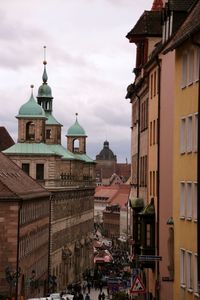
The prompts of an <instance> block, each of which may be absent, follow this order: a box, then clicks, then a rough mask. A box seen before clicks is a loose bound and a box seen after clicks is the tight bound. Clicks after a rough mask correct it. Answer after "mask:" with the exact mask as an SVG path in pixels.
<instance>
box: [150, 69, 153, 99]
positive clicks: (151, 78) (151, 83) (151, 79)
mask: <svg viewBox="0 0 200 300" xmlns="http://www.w3.org/2000/svg"><path fill="white" fill-rule="evenodd" d="M150 86H151V91H150V94H151V99H152V98H153V74H151V77H150Z"/></svg>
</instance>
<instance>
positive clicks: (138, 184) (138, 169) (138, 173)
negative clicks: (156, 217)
mask: <svg viewBox="0 0 200 300" xmlns="http://www.w3.org/2000/svg"><path fill="white" fill-rule="evenodd" d="M135 95H136V97H137V100H138V138H137V141H138V144H137V198H139V195H140V183H139V182H140V96H138V94H136V93H135Z"/></svg>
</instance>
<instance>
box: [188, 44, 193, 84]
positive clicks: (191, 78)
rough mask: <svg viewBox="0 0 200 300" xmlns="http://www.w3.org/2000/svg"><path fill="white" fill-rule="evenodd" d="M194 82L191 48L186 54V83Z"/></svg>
mask: <svg viewBox="0 0 200 300" xmlns="http://www.w3.org/2000/svg"><path fill="white" fill-rule="evenodd" d="M193 82H194V49H191V50H190V52H189V55H188V85H191V84H193Z"/></svg>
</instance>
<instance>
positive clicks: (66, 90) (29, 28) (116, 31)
mask: <svg viewBox="0 0 200 300" xmlns="http://www.w3.org/2000/svg"><path fill="white" fill-rule="evenodd" d="M152 2H153V0H140V1H137V0H43V1H41V0H14V1H13V0H1V5H0V19H1V26H0V44H1V47H0V103H1V109H0V120H1V123H0V126H5V127H6V128H7V130H8V131H9V133H10V134H11V136H12V137H13V138H14V140H15V141H16V140H17V119H16V118H15V116H16V115H17V113H18V110H19V108H20V106H21V105H22V104H24V103H25V102H26V101H27V100H28V99H29V97H30V92H31V90H30V85H31V84H34V86H35V87H34V96H35V97H36V96H37V91H38V87H39V86H40V85H41V83H42V73H43V64H42V62H43V46H44V45H46V46H47V54H46V59H47V63H48V64H47V73H48V84H49V85H50V86H51V88H52V94H53V97H54V100H53V101H54V102H53V105H54V107H53V110H54V111H53V113H54V116H55V117H56V119H57V120H58V121H59V122H61V123H62V124H63V137H62V144H63V145H64V146H65V145H66V141H65V134H66V133H67V129H68V128H69V127H70V126H71V125H72V124H73V123H74V121H75V113H76V112H78V114H79V116H78V119H79V123H80V124H81V125H82V126H83V127H84V129H85V131H86V133H87V135H88V139H87V153H88V154H89V155H90V156H91V157H92V158H95V156H96V154H98V153H99V151H100V150H101V149H102V147H103V142H104V141H105V140H106V139H107V140H108V141H109V142H110V148H111V149H112V150H113V152H114V153H115V154H116V155H117V157H118V161H119V162H125V159H126V158H127V159H128V161H129V162H130V116H131V106H130V103H129V101H128V100H125V95H126V87H127V85H128V84H130V83H131V82H132V81H133V78H134V77H133V73H132V70H133V67H134V64H135V47H134V45H133V44H129V41H128V39H127V38H126V37H125V36H126V34H127V33H128V32H129V31H130V30H131V29H132V27H133V26H134V24H135V23H136V21H137V19H138V18H139V16H140V15H141V14H142V13H143V11H144V10H149V9H151V5H152Z"/></svg>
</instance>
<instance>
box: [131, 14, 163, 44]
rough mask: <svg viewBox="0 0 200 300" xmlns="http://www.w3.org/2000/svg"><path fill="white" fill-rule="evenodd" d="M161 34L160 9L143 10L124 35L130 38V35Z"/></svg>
mask: <svg viewBox="0 0 200 300" xmlns="http://www.w3.org/2000/svg"><path fill="white" fill-rule="evenodd" d="M161 35H162V26H161V11H147V10H145V11H144V13H143V14H142V15H141V17H140V18H139V20H138V21H137V23H136V24H135V26H134V27H133V29H132V30H131V31H130V32H129V33H128V34H127V35H126V37H127V38H128V39H130V38H132V37H140V36H161Z"/></svg>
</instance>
